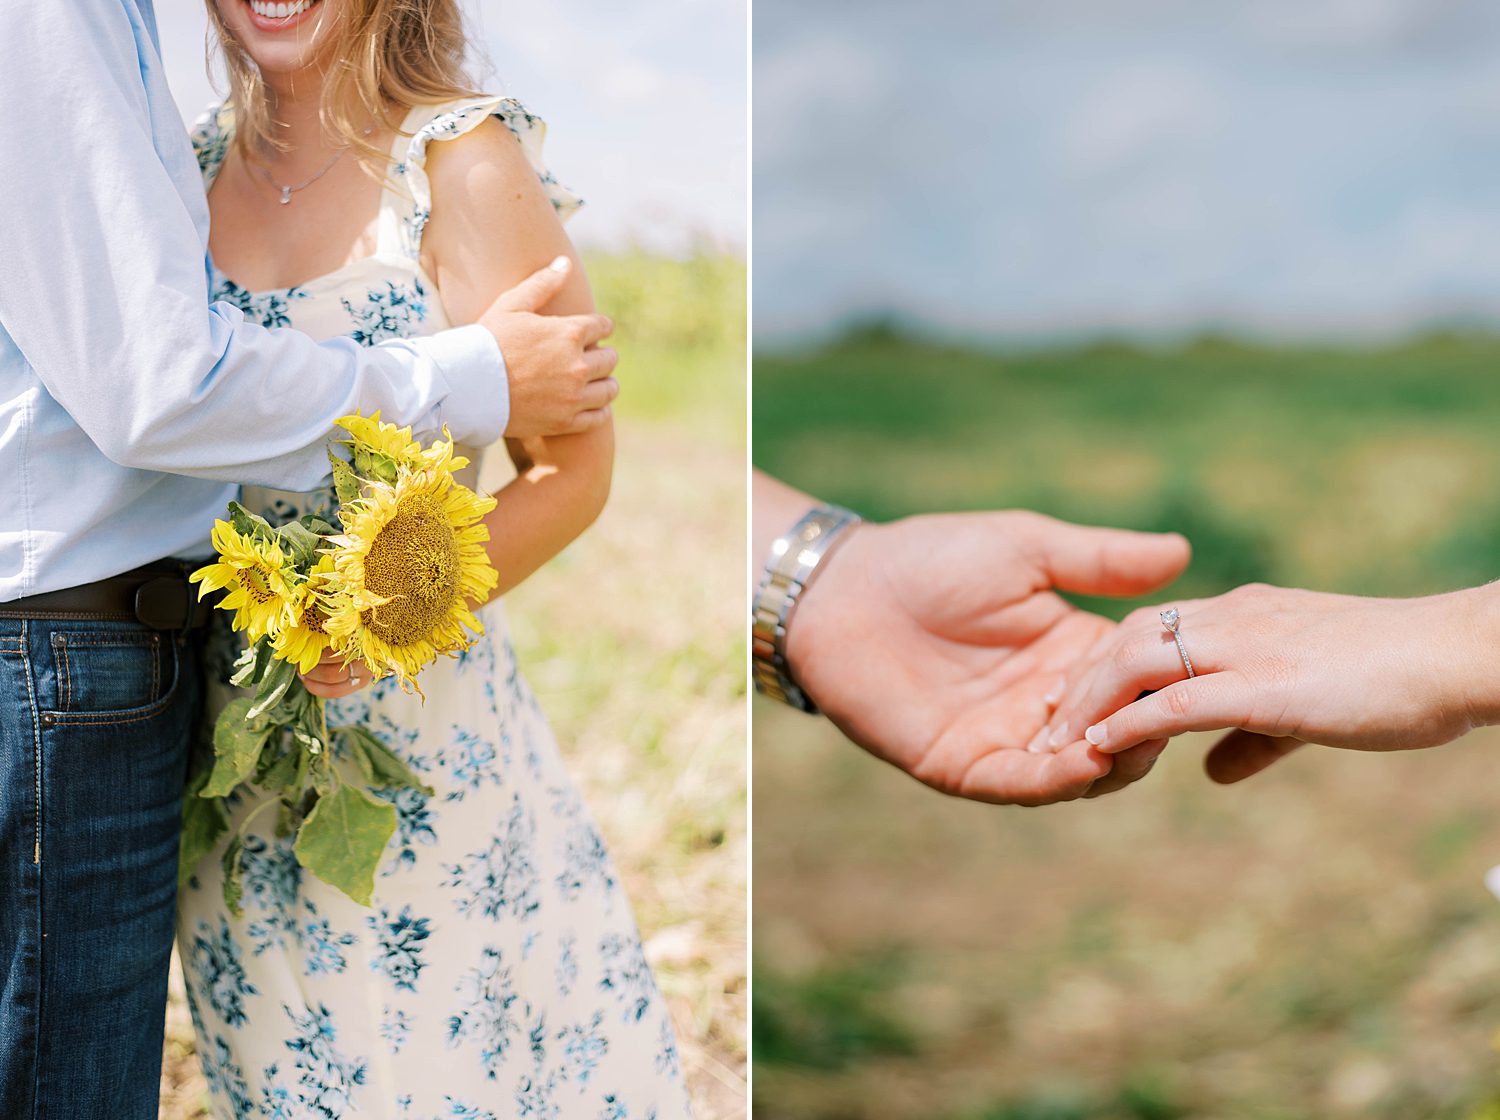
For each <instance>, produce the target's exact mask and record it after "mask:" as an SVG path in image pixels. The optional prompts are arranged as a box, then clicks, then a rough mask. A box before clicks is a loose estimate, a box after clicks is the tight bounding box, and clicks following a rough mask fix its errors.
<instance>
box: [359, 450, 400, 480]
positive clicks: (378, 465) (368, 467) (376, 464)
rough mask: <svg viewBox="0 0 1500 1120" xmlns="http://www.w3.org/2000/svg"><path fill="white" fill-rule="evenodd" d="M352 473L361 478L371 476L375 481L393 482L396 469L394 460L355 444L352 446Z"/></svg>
mask: <svg viewBox="0 0 1500 1120" xmlns="http://www.w3.org/2000/svg"><path fill="white" fill-rule="evenodd" d="M354 473H355V474H357V475H359V476H360V477H361V478H373V479H375V480H376V481H377V482H395V481H396V475H397V474H398V471H397V469H396V460H394V459H392V458H391V457H390V456H389V455H382V454H381V453H380V452H379V451H372V450H370V449H369V448H368V447H361V446H358V445H356V446H355V448H354Z"/></svg>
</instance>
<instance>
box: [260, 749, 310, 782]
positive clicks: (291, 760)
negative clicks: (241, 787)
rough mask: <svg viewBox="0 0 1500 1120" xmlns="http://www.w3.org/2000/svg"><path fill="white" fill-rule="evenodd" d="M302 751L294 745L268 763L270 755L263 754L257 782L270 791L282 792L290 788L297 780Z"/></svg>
mask: <svg viewBox="0 0 1500 1120" xmlns="http://www.w3.org/2000/svg"><path fill="white" fill-rule="evenodd" d="M300 753H301V752H300V751H298V750H297V749H296V748H295V747H294V748H293V749H292V750H289V751H283V752H282V753H281V754H280V755H277V756H276V757H275V758H274V759H272V760H271V761H270V762H268V763H267V762H266V761H265V759H266V757H268V756H262V763H263V765H262V766H261V767H260V768H259V769H258V770H257V771H256V774H255V784H256V785H258V786H260V788H261V789H263V790H265V791H267V792H268V793H281V792H282V791H284V790H288V789H290V788H291V787H292V783H293V782H295V781H296V780H297V774H298V769H299V767H298V762H297V756H298V755H299V754H300Z"/></svg>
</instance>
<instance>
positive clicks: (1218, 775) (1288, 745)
mask: <svg viewBox="0 0 1500 1120" xmlns="http://www.w3.org/2000/svg"><path fill="white" fill-rule="evenodd" d="M1304 745H1305V744H1304V743H1303V741H1302V740H1301V739H1287V738H1279V737H1277V736H1274V735H1261V734H1260V733H1259V732H1255V731H1244V730H1239V729H1236V730H1234V731H1231V732H1230V733H1229V734H1228V735H1225V736H1224V738H1222V739H1220V740H1219V741H1218V742H1217V743H1215V744H1214V745H1213V747H1212V748H1211V749H1210V750H1209V752H1208V755H1207V757H1205V758H1204V760H1203V768H1204V770H1206V771H1207V772H1208V776H1209V777H1210V778H1212V779H1213V780H1214V781H1216V782H1218V783H1219V784H1220V785H1221V786H1228V785H1233V784H1234V783H1235V782H1242V781H1244V780H1245V779H1246V778H1249V777H1251V776H1252V775H1255V774H1259V773H1260V772H1261V771H1262V770H1264V769H1265V768H1266V767H1267V766H1270V765H1272V764H1273V763H1275V762H1278V761H1280V760H1281V759H1283V758H1285V757H1286V756H1287V755H1289V754H1291V753H1292V752H1293V751H1294V750H1296V749H1297V748H1298V747H1301V746H1304Z"/></svg>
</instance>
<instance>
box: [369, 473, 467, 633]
mask: <svg viewBox="0 0 1500 1120" xmlns="http://www.w3.org/2000/svg"><path fill="white" fill-rule="evenodd" d="M460 559H461V557H460V553H459V548H458V541H457V539H456V538H455V537H454V535H453V528H452V526H451V525H449V524H448V519H447V518H446V517H445V516H444V515H443V511H442V509H441V508H440V507H439V506H438V504H437V503H436V502H434V501H433V500H432V499H431V498H428V497H426V496H417V495H414V496H412V497H409V498H406V499H405V500H403V501H402V503H401V505H400V506H399V507H398V509H397V511H396V515H395V516H394V517H392V518H391V519H390V520H389V521H387V522H386V523H385V526H384V527H383V528H382V529H381V530H380V532H379V533H378V534H377V535H376V537H375V539H374V541H372V542H371V543H370V551H369V554H368V555H367V556H366V557H365V586H366V587H368V588H369V589H370V590H371V591H373V592H375V594H377V595H380V596H382V597H388V598H389V599H390V600H391V601H390V602H389V603H386V604H385V605H384V606H382V607H376V608H373V609H371V610H368V611H366V612H365V613H364V615H363V621H364V624H365V625H366V626H368V627H370V628H371V629H372V630H374V631H375V632H376V633H377V634H379V635H380V637H381V638H382V639H383V640H384V641H386V642H387V643H389V644H390V645H393V646H406V645H413V644H415V643H417V642H421V641H426V640H428V639H429V638H430V637H431V635H432V632H433V631H434V630H436V629H437V628H438V626H439V625H440V624H441V623H443V622H444V621H445V620H446V619H447V617H448V614H449V611H450V610H451V609H452V607H453V601H454V599H456V598H457V597H458V592H459V577H460V574H461V573H460Z"/></svg>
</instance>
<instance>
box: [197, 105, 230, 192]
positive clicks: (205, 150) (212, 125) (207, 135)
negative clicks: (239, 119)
mask: <svg viewBox="0 0 1500 1120" xmlns="http://www.w3.org/2000/svg"><path fill="white" fill-rule="evenodd" d="M233 137H234V110H233V109H232V108H230V105H229V102H227V101H221V102H219V103H218V104H217V105H211V106H209V108H208V109H207V110H205V112H204V113H203V115H202V116H201V117H199V118H198V119H197V120H196V121H194V122H193V127H192V128H191V129H190V130H189V132H188V138H189V139H190V140H192V142H193V154H194V155H196V156H197V157H198V170H199V171H201V172H202V173H203V186H204V189H207V188H208V187H210V186H212V185H213V181H214V179H215V177H217V176H218V174H219V168H220V167H222V166H224V157H225V156H226V155H227V154H228V153H229V143H230V141H231V140H232V139H233Z"/></svg>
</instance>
